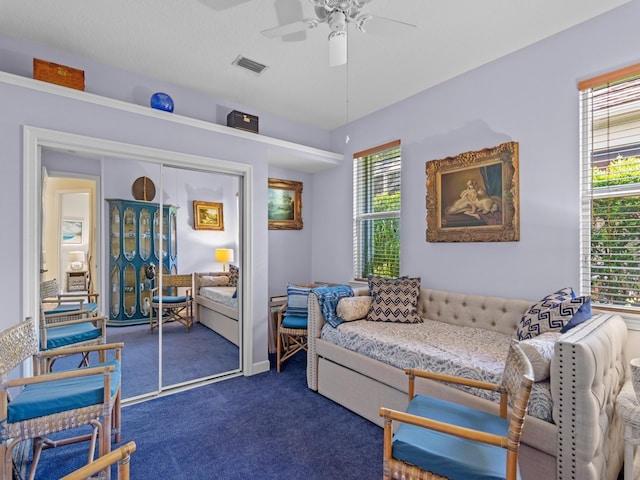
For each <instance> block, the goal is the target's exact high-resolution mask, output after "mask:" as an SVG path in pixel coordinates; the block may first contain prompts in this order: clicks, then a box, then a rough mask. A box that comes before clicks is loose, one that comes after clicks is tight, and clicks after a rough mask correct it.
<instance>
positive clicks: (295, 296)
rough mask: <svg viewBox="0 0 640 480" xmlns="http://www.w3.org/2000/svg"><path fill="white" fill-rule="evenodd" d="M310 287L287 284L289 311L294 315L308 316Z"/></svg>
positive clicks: (288, 312)
mask: <svg viewBox="0 0 640 480" xmlns="http://www.w3.org/2000/svg"><path fill="white" fill-rule="evenodd" d="M310 291H311V288H310V287H301V286H298V285H292V284H288V285H287V313H286V315H291V316H293V317H306V316H307V315H308V314H309V308H308V307H307V302H308V300H309V292H310Z"/></svg>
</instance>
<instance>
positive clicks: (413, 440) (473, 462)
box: [392, 395, 520, 480]
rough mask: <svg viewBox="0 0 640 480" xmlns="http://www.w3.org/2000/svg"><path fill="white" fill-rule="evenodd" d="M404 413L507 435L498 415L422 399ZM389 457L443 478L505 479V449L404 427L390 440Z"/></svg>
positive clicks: (431, 431)
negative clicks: (391, 443) (391, 441)
mask: <svg viewBox="0 0 640 480" xmlns="http://www.w3.org/2000/svg"><path fill="white" fill-rule="evenodd" d="M407 413H411V414H413V415H418V416H421V417H425V418H430V419H433V420H438V421H441V422H446V423H451V424H453V425H459V426H462V427H467V428H474V429H476V430H481V431H484V432H489V433H494V434H497V435H502V436H507V435H508V432H509V423H508V422H507V420H505V419H503V418H502V417H500V416H498V415H492V414H490V413H486V412H481V411H478V410H474V409H472V408H468V407H465V406H463V405H459V404H456V403H452V402H447V401H444V400H439V399H435V398H430V397H426V396H423V395H416V396H415V397H414V398H413V400H411V402H409V407H408V408H407ZM392 456H393V458H395V459H397V460H401V461H403V462H406V463H410V464H412V465H416V466H418V467H420V468H422V469H423V470H428V471H430V472H432V473H435V474H437V475H440V476H443V477H446V478H464V479H465V480H478V479H482V480H498V479H502V480H504V478H505V475H506V465H507V451H506V449H504V448H500V447H494V446H492V445H487V444H484V443H480V442H474V441H471V440H466V439H463V438H460V437H456V436H454V435H448V434H445V433H440V432H436V431H434V430H429V429H426V428H421V427H417V426H415V425H409V424H405V423H403V424H400V426H399V427H398V431H397V432H396V434H395V435H394V437H393V446H392ZM518 478H520V474H519V472H518Z"/></svg>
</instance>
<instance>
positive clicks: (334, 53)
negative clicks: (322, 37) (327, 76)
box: [329, 31, 347, 67]
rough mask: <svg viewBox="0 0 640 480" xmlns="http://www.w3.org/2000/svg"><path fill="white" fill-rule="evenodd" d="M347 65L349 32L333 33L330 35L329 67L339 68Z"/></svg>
mask: <svg viewBox="0 0 640 480" xmlns="http://www.w3.org/2000/svg"><path fill="white" fill-rule="evenodd" d="M345 63H347V32H345V31H337V32H331V34H330V35H329V66H331V67H337V66H340V65H344V64H345Z"/></svg>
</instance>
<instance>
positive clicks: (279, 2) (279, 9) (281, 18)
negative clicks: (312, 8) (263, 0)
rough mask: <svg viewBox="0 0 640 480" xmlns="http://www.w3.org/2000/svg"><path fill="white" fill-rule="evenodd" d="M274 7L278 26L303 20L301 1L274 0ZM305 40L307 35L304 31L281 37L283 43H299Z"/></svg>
mask: <svg viewBox="0 0 640 480" xmlns="http://www.w3.org/2000/svg"><path fill="white" fill-rule="evenodd" d="M274 7H275V9H276V15H277V17H278V25H289V24H290V23H295V22H298V21H300V20H304V11H303V9H302V0H276V2H275V4H274ZM306 39H307V33H306V32H305V31H304V30H302V31H297V32H294V33H291V34H288V35H283V36H282V41H283V42H301V41H303V40H306Z"/></svg>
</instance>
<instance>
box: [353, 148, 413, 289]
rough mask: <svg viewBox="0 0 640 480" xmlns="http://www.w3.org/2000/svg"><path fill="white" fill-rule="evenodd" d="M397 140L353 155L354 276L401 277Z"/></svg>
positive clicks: (399, 166)
mask: <svg viewBox="0 0 640 480" xmlns="http://www.w3.org/2000/svg"><path fill="white" fill-rule="evenodd" d="M400 177H401V163H400V140H397V141H394V142H390V143H387V144H385V145H380V146H379V147H375V148H372V149H369V150H365V151H363V152H358V153H355V154H354V155H353V276H354V278H355V279H357V280H363V279H366V278H367V277H368V276H369V275H375V276H380V277H397V276H399V275H400V199H401V195H400Z"/></svg>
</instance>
